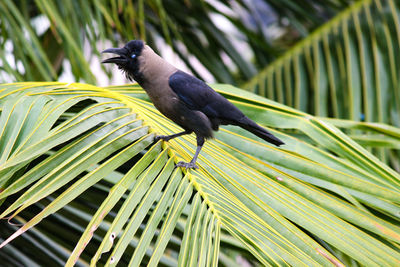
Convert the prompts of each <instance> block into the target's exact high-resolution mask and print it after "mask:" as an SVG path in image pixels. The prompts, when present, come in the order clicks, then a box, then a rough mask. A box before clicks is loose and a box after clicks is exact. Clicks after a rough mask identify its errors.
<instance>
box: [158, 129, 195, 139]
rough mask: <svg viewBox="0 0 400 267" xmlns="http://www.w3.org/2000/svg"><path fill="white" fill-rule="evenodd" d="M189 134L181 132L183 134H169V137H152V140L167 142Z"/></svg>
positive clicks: (189, 132) (188, 132)
mask: <svg viewBox="0 0 400 267" xmlns="http://www.w3.org/2000/svg"><path fill="white" fill-rule="evenodd" d="M191 133H192V132H191V131H183V132H180V133H176V134H171V135H157V136H156V137H154V140H155V141H158V140H160V139H162V140H164V141H169V140H171V139H174V138H176V137H179V136H181V135H185V134H191Z"/></svg>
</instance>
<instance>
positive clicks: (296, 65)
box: [244, 0, 400, 127]
mask: <svg viewBox="0 0 400 267" xmlns="http://www.w3.org/2000/svg"><path fill="white" fill-rule="evenodd" d="M399 12H400V5H399V3H398V1H394V0H376V1H372V0H360V1H358V2H356V3H355V4H353V5H351V6H350V7H349V8H347V9H346V10H344V11H342V12H341V13H339V14H338V15H337V16H336V17H334V18H333V19H332V20H330V21H329V23H325V24H324V25H323V26H322V27H320V28H319V29H317V30H316V31H315V32H313V33H312V34H310V35H309V36H308V37H307V38H305V39H303V40H302V41H301V42H298V43H297V44H296V45H295V46H294V47H293V48H291V49H290V50H288V51H287V52H286V53H285V54H284V55H283V56H282V57H281V58H279V60H277V61H275V62H273V63H272V64H270V65H268V66H267V67H266V68H265V69H264V70H263V71H261V72H260V73H259V74H257V75H256V76H255V77H254V78H253V79H252V80H251V81H250V82H248V83H247V84H246V85H245V86H244V87H245V88H248V89H250V90H252V91H254V92H257V93H259V94H261V95H263V96H267V97H268V98H269V99H274V100H277V101H279V102H281V103H285V104H287V105H290V106H292V107H295V108H296V109H300V110H303V111H305V112H308V113H311V114H315V115H317V116H324V117H327V116H329V117H334V118H340V119H348V120H353V121H363V120H365V121H367V122H383V123H389V124H392V125H395V126H397V127H399V126H400V124H399V122H400V117H399V114H400V93H399V92H400V87H399V76H400V75H399V74H400V73H399V69H400V66H399V62H400V60H399V58H400V53H399V51H400V17H399Z"/></svg>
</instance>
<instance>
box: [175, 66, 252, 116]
mask: <svg viewBox="0 0 400 267" xmlns="http://www.w3.org/2000/svg"><path fill="white" fill-rule="evenodd" d="M168 84H169V86H170V87H171V89H172V90H173V91H174V92H175V93H176V94H177V95H178V97H179V98H180V100H181V101H182V102H184V103H185V104H186V106H187V107H188V108H190V109H193V110H199V111H201V112H203V113H204V114H205V115H207V117H210V118H220V119H224V120H227V121H230V120H236V119H238V118H240V117H242V116H244V115H243V113H242V112H241V111H240V110H239V109H238V108H236V107H235V106H234V105H233V104H232V103H231V102H229V101H228V100H227V99H226V98H224V97H223V96H222V95H220V94H218V93H217V92H215V91H214V90H213V89H212V88H211V87H209V86H208V85H207V84H206V83H205V82H203V81H202V80H199V79H197V78H196V77H193V76H192V75H189V74H187V73H185V72H183V71H177V72H175V73H174V74H172V75H171V77H170V78H169V81H168Z"/></svg>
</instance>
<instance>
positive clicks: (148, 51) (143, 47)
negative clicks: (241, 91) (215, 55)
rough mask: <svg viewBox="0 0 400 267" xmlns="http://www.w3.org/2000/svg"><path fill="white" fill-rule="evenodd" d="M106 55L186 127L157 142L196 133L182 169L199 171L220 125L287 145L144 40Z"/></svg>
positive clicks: (107, 50) (176, 121)
mask: <svg viewBox="0 0 400 267" xmlns="http://www.w3.org/2000/svg"><path fill="white" fill-rule="evenodd" d="M102 53H111V54H114V55H117V56H115V57H111V58H107V59H105V60H103V61H102V63H103V64H106V63H114V64H116V65H117V66H118V68H119V69H120V70H122V72H124V74H125V76H126V78H127V79H128V80H130V81H136V82H137V83H138V84H139V85H140V86H141V87H142V88H143V89H144V90H145V91H146V93H147V95H148V96H149V98H150V100H151V101H152V102H153V104H154V106H155V107H156V108H157V109H158V110H159V111H160V112H161V113H162V114H163V115H164V116H166V117H167V118H169V119H170V120H172V121H173V122H174V123H176V124H178V125H179V126H180V127H182V129H183V131H182V132H179V133H175V134H172V135H158V136H156V137H155V140H160V139H161V140H164V141H169V140H171V139H173V138H176V137H179V136H182V135H186V134H191V133H195V135H196V142H197V148H196V152H195V153H194V155H193V158H192V160H191V161H190V162H184V161H180V162H178V163H177V164H176V166H178V167H183V168H186V169H196V168H198V166H197V165H196V161H197V158H198V156H199V153H200V151H201V149H202V147H203V145H204V143H205V141H206V140H207V139H211V138H213V131H218V129H219V126H220V125H235V126H239V127H241V128H243V129H245V130H247V131H249V132H251V133H253V134H254V135H256V136H258V137H260V138H262V139H263V140H265V141H267V142H269V143H272V144H274V145H276V146H278V147H279V146H280V145H283V144H284V142H283V141H281V140H280V139H279V138H277V137H276V136H274V135H273V134H271V133H270V132H268V131H267V130H266V129H264V128H263V127H261V126H260V125H258V124H257V123H255V122H254V121H252V120H251V119H249V118H248V117H247V116H246V115H245V114H243V112H242V111H241V110H239V108H237V107H236V106H234V105H233V104H232V103H231V102H230V101H229V100H227V99H226V98H225V97H223V96H222V95H221V94H219V93H217V92H216V91H214V89H212V88H211V87H210V86H208V85H207V84H206V83H205V82H204V81H202V80H200V79H198V78H196V77H194V76H192V75H190V74H188V73H186V72H184V71H182V70H179V69H177V68H176V67H174V66H173V65H171V64H170V63H168V62H167V61H166V60H164V59H163V58H162V57H160V56H159V55H158V54H156V53H155V52H154V51H153V49H152V48H151V47H150V46H148V45H147V44H146V43H145V42H144V41H142V40H131V41H129V42H128V43H126V44H125V46H124V47H122V48H109V49H106V50H104V51H102Z"/></svg>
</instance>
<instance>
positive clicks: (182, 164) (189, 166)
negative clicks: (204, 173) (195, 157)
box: [175, 161, 199, 169]
mask: <svg viewBox="0 0 400 267" xmlns="http://www.w3.org/2000/svg"><path fill="white" fill-rule="evenodd" d="M175 166H176V167H183V168H185V169H198V168H199V167H198V166H197V165H196V163H194V162H184V161H179V162H178V163H177V164H176V165H175Z"/></svg>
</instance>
